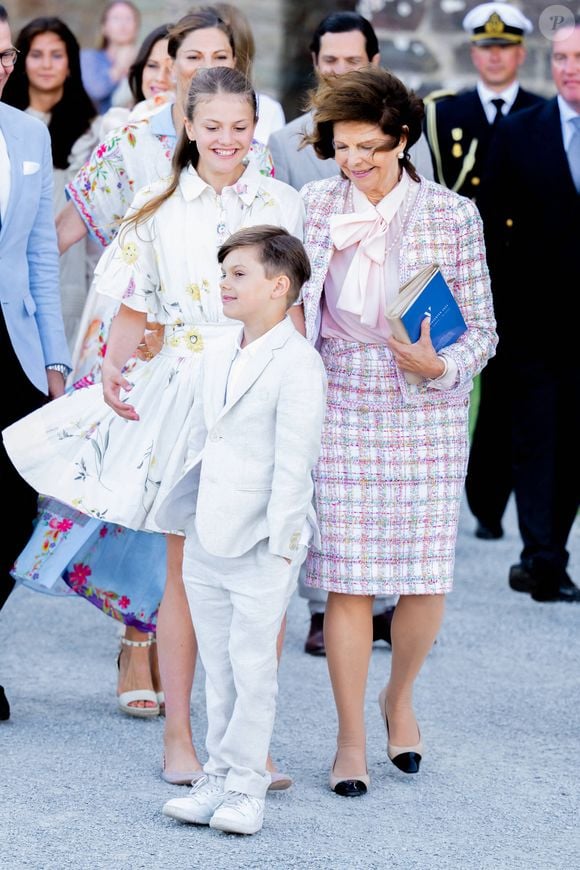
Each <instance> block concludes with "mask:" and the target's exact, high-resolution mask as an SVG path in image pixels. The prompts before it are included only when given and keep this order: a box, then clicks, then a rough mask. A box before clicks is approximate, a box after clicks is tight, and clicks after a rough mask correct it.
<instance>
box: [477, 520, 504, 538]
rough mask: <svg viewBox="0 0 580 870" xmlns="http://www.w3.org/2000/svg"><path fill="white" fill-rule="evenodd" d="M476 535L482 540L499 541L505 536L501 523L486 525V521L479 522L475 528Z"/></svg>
mask: <svg viewBox="0 0 580 870" xmlns="http://www.w3.org/2000/svg"><path fill="white" fill-rule="evenodd" d="M475 537H476V538H480V539H481V540H482V541H498V540H499V539H500V538H503V529H502V527H501V524H499V523H498V525H491V526H486V525H485V524H484V523H478V524H477V526H476V528H475Z"/></svg>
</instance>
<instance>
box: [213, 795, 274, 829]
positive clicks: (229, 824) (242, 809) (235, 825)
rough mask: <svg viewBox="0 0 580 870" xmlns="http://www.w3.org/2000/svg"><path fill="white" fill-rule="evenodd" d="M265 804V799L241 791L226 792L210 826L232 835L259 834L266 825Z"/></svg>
mask: <svg viewBox="0 0 580 870" xmlns="http://www.w3.org/2000/svg"><path fill="white" fill-rule="evenodd" d="M265 803H266V801H265V800H264V798H256V797H252V795H249V794H243V793H242V792H239V791H226V792H225V794H224V796H223V800H222V802H221V803H220V805H219V807H218V808H217V809H216V811H215V813H214V814H213V816H212V817H211V821H210V823H209V826H210V828H216V830H218V831H227V832H228V833H230V834H257V833H258V831H261V830H262V825H263V823H264V804H265Z"/></svg>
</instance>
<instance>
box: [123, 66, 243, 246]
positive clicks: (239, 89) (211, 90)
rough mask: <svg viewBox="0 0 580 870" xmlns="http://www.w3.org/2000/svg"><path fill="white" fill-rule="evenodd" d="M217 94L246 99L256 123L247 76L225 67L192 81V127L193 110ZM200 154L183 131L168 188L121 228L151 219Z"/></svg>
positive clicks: (189, 101)
mask: <svg viewBox="0 0 580 870" xmlns="http://www.w3.org/2000/svg"><path fill="white" fill-rule="evenodd" d="M220 94H225V95H233V96H237V97H241V98H242V99H245V100H246V101H247V102H248V104H249V105H250V108H251V109H252V118H253V120H254V122H255V121H257V119H258V105H257V101H256V94H255V92H254V89H253V88H252V86H251V84H250V82H249V81H248V79H247V78H246V76H245V75H244V74H243V73H241V72H240V71H239V70H237V69H230V67H226V66H216V67H213V68H212V69H202V70H200V71H199V72H198V73H197V75H195V76H194V77H193V79H192V80H191V85H190V86H189V91H188V94H187V104H186V107H185V116H186V118H187V120H188V121H189V122H190V123H191V122H192V121H193V116H194V114H195V110H196V108H197V106H198V104H199V103H200V102H203V101H204V100H208V99H211V97H216V96H218V95H220ZM198 160H199V151H198V150H197V145H196V144H195V142H190V140H189V137H188V135H187V130H186V129H185V127H184V128H183V130H182V132H181V136H180V137H179V141H178V143H177V147H176V149H175V152H174V154H173V160H172V161H171V177H170V181H169V186H168V187H167V189H166V190H164V191H163V193H161V194H159V196H156V197H154V198H153V199H151V200H149V202H147V203H145V205H144V206H143V207H142V208H141V209H139V211H138V212H136V213H135V214H133V215H131V217H130V218H128V219H127V220H126V221H124V223H123V228H124V229H126V228H127V227H130V226H137V225H138V224H140V223H143V222H144V221H146V220H147V219H148V218H150V217H151V215H153V214H154V213H155V212H156V211H157V209H158V208H159V207H160V206H161V205H163V203H164V202H165V201H166V200H167V199H169V197H170V196H173V194H174V193H175V191H176V190H177V187H178V185H179V177H180V175H181V173H182V171H183V170H184V169H186V168H187V167H188V166H193V167H194V168H195V167H196V166H197V163H198Z"/></svg>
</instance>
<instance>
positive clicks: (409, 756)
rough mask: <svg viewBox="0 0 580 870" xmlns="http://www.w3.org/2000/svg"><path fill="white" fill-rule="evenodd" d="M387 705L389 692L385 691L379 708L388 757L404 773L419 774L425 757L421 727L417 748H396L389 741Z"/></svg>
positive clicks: (380, 697) (380, 698) (380, 699)
mask: <svg viewBox="0 0 580 870" xmlns="http://www.w3.org/2000/svg"><path fill="white" fill-rule="evenodd" d="M386 703H387V690H386V689H383V690H382V692H381V693H380V695H379V707H380V710H381V716H382V717H383V722H384V723H385V728H386V731H387V755H388V756H389V760H390V761H392V762H393V764H394V765H395V767H397V768H398V769H399V770H402V771H403V773H419V765H420V764H421V758H422V757H423V756H422V753H423V741H422V740H421V732H420V731H419V726H418V725H417V731H419V742H418V743H416V744H415V746H395V745H394V744H393V743H391V742H390V740H389V720H388V719H387V707H386Z"/></svg>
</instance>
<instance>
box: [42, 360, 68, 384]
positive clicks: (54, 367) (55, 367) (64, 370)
mask: <svg viewBox="0 0 580 870" xmlns="http://www.w3.org/2000/svg"><path fill="white" fill-rule="evenodd" d="M46 370H47V371H48V372H60V373H61V375H62V376H63V378H64V379H65V381H66V379H67V378H68V373H69V372H70V369H69V367H68V366H65V364H64V363H51V364H50V365H48V366H46Z"/></svg>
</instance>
